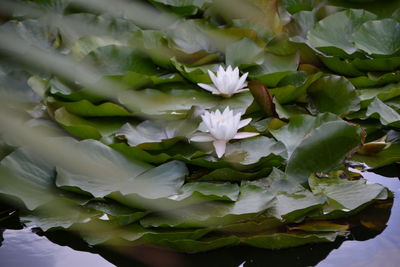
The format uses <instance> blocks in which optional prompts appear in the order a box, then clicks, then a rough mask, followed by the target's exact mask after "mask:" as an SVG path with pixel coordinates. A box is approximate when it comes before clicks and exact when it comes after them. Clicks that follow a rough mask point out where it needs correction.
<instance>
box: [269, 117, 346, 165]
mask: <svg viewBox="0 0 400 267" xmlns="http://www.w3.org/2000/svg"><path fill="white" fill-rule="evenodd" d="M340 120H341V119H340V118H339V117H338V116H336V115H333V114H330V113H324V114H319V115H318V116H317V117H312V116H310V115H298V116H294V117H292V118H291V120H290V122H289V124H288V125H286V126H283V127H281V128H279V129H277V130H270V132H271V134H272V135H273V136H274V137H275V138H276V139H277V140H278V141H280V142H282V143H283V144H284V145H285V146H286V149H287V151H288V156H289V157H290V156H291V155H292V153H293V151H294V150H295V149H296V147H298V146H299V144H300V143H301V142H302V141H303V140H304V138H305V137H306V136H307V135H309V134H310V132H311V131H312V130H313V129H315V128H317V127H319V126H321V125H322V124H324V123H327V122H331V121H340Z"/></svg>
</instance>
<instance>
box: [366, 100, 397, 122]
mask: <svg viewBox="0 0 400 267" xmlns="http://www.w3.org/2000/svg"><path fill="white" fill-rule="evenodd" d="M375 114H376V115H377V116H378V117H379V120H380V122H381V123H382V124H383V125H390V126H394V127H397V128H399V127H400V114H399V113H398V112H397V111H395V110H394V109H392V108H391V107H389V106H388V105H386V104H385V103H383V102H382V101H381V100H379V99H378V98H375V99H374V101H372V102H371V104H369V106H368V109H367V112H366V114H365V115H366V116H367V117H370V116H372V115H375Z"/></svg>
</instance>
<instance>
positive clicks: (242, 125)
mask: <svg viewBox="0 0 400 267" xmlns="http://www.w3.org/2000/svg"><path fill="white" fill-rule="evenodd" d="M250 122H251V118H249V119H244V120H241V121H240V122H239V126H238V129H240V128H243V127H244V126H246V125H248V124H249V123H250Z"/></svg>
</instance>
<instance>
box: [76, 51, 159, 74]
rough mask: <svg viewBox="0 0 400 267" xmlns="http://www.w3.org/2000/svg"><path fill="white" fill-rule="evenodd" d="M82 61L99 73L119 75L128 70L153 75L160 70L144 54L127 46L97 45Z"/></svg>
mask: <svg viewBox="0 0 400 267" xmlns="http://www.w3.org/2000/svg"><path fill="white" fill-rule="evenodd" d="M83 62H84V63H85V64H88V65H90V66H91V67H93V68H96V71H97V72H99V73H100V74H101V75H121V74H124V73H126V72H128V71H133V72H138V73H144V74H150V75H155V74H158V73H159V72H160V71H159V70H158V69H157V66H156V65H154V64H153V62H152V61H151V60H149V58H148V57H147V56H146V55H144V54H143V53H142V52H140V51H138V50H135V49H134V48H132V47H128V46H116V45H109V46H104V47H99V48H97V49H96V50H94V51H92V52H90V53H89V54H88V55H87V56H86V57H85V58H84V59H83Z"/></svg>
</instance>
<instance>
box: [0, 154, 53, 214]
mask: <svg viewBox="0 0 400 267" xmlns="http://www.w3.org/2000/svg"><path fill="white" fill-rule="evenodd" d="M0 175H1V179H0V192H1V193H3V194H7V195H12V196H16V197H18V198H19V199H21V200H22V201H23V203H24V204H25V206H26V207H27V208H28V209H29V210H34V209H36V208H37V207H39V206H40V205H43V204H45V203H47V202H49V201H51V200H53V199H54V198H55V197H56V196H57V189H56V187H55V186H54V180H55V172H54V166H53V165H52V164H51V163H49V162H47V161H46V160H44V159H42V158H40V157H38V156H37V155H34V154H33V153H32V152H31V151H29V150H28V149H22V148H20V149H17V150H16V151H14V152H13V153H11V154H9V155H8V156H7V157H5V158H4V159H3V160H2V161H1V162H0Z"/></svg>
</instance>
